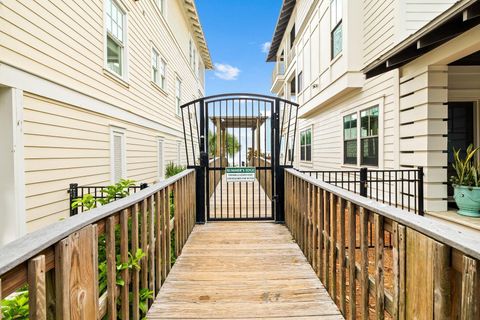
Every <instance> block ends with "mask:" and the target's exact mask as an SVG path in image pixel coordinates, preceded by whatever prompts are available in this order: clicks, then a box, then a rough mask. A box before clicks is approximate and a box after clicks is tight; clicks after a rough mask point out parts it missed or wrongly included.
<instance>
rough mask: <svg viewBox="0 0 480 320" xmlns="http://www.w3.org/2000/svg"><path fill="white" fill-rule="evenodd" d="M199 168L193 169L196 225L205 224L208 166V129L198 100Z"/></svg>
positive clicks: (202, 107)
mask: <svg viewBox="0 0 480 320" xmlns="http://www.w3.org/2000/svg"><path fill="white" fill-rule="evenodd" d="M199 109H200V110H199V111H200V142H199V143H200V166H199V167H195V175H196V178H195V181H196V189H197V192H196V203H197V212H196V222H197V223H198V224H204V223H205V204H206V201H205V196H206V194H207V191H206V186H207V184H206V183H205V179H206V170H207V166H208V150H206V143H205V137H206V136H207V132H206V131H207V130H208V128H205V101H204V100H200V108H199Z"/></svg>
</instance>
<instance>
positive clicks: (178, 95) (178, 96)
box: [175, 77, 182, 115]
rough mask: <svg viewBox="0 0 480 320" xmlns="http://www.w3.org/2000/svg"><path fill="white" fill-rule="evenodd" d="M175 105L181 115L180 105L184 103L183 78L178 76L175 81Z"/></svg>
mask: <svg viewBox="0 0 480 320" xmlns="http://www.w3.org/2000/svg"><path fill="white" fill-rule="evenodd" d="M175 105H176V109H177V114H178V115H180V114H181V113H180V106H181V105H182V80H180V79H179V78H178V77H177V79H176V81H175Z"/></svg>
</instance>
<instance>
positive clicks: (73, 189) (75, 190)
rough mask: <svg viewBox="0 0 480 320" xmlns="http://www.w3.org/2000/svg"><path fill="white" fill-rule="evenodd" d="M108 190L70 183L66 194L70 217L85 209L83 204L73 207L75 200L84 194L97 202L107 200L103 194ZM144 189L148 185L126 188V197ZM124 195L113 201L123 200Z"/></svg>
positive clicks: (103, 187) (102, 187)
mask: <svg viewBox="0 0 480 320" xmlns="http://www.w3.org/2000/svg"><path fill="white" fill-rule="evenodd" d="M106 188H108V187H107V186H79V185H78V183H70V186H69V188H68V194H69V199H70V201H69V204H70V205H69V210H70V216H74V215H76V214H78V213H81V212H84V211H85V208H84V206H83V204H81V205H79V206H78V207H75V208H74V207H73V203H74V202H75V200H77V199H79V198H83V196H85V195H86V194H90V195H92V197H93V199H94V200H95V201H96V202H98V201H99V200H101V199H105V198H107V195H106V194H105V192H104V190H105V189H106ZM145 188H148V184H146V183H141V184H140V185H138V186H130V187H128V188H127V190H128V195H131V194H134V193H135V192H137V191H140V190H143V189H145ZM124 197H125V195H116V196H115V200H118V199H121V198H124Z"/></svg>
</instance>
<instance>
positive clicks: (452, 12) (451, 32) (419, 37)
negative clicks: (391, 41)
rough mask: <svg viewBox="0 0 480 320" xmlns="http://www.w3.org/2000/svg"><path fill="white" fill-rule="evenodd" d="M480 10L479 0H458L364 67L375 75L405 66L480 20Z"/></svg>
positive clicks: (366, 71)
mask: <svg viewBox="0 0 480 320" xmlns="http://www.w3.org/2000/svg"><path fill="white" fill-rule="evenodd" d="M478 12H480V1H479V0H463V1H458V2H457V3H456V4H454V5H452V6H451V7H450V8H449V9H447V10H446V11H445V12H443V13H442V14H440V15H439V16H437V17H436V18H435V19H433V20H432V21H430V22H429V23H428V24H427V25H425V26H424V27H423V28H421V29H420V30H418V31H417V32H415V33H413V34H412V35H410V36H409V37H407V38H406V39H405V40H403V41H402V42H400V43H399V44H398V45H396V46H395V47H393V48H392V49H391V50H389V51H388V52H387V53H385V54H384V55H382V56H381V57H380V58H378V59H377V60H375V61H373V62H371V63H370V64H369V65H367V66H366V67H365V68H363V69H362V72H363V73H364V74H365V75H366V77H367V78H372V77H374V76H377V75H380V74H382V73H385V72H388V71H390V70H393V69H397V68H399V67H402V66H403V65H405V64H407V63H409V62H411V61H413V60H415V59H416V58H418V57H420V56H421V55H423V54H425V53H427V52H429V51H431V50H433V49H434V48H436V47H438V46H440V45H442V44H443V43H445V42H447V41H449V40H451V39H452V38H454V37H456V36H458V35H459V34H461V33H463V32H465V31H467V30H468V29H470V28H472V27H473V26H475V25H476V24H478V23H480V14H478ZM469 13H477V14H476V15H475V14H469ZM459 19H460V20H461V22H459Z"/></svg>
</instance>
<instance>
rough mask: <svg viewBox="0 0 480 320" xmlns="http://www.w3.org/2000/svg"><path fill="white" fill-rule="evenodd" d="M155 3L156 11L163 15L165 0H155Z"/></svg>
mask: <svg viewBox="0 0 480 320" xmlns="http://www.w3.org/2000/svg"><path fill="white" fill-rule="evenodd" d="M156 1H157V6H158V9H160V12H161V13H162V15H165V0H156Z"/></svg>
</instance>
